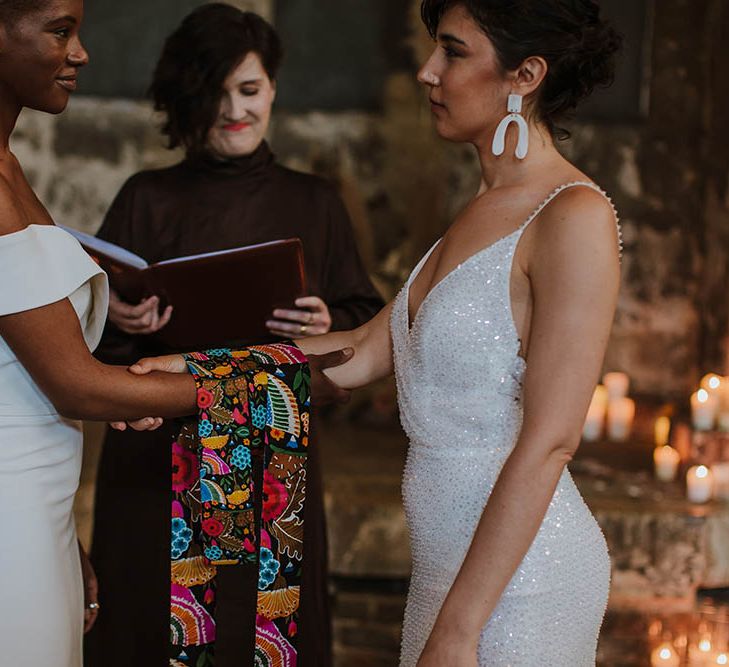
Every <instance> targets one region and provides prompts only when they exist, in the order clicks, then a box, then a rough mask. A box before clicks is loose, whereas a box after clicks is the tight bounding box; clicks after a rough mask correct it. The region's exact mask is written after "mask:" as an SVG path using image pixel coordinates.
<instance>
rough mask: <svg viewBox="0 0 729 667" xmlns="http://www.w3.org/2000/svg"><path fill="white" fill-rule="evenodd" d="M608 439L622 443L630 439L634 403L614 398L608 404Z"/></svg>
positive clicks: (627, 399)
mask: <svg viewBox="0 0 729 667" xmlns="http://www.w3.org/2000/svg"><path fill="white" fill-rule="evenodd" d="M607 414H608V417H607V419H608V437H609V438H610V440H616V441H618V442H622V441H624V440H627V439H628V438H629V437H630V432H631V431H632V430H633V420H634V419H635V401H634V400H632V399H630V398H616V399H613V400H611V401H610V402H609V403H608V413H607Z"/></svg>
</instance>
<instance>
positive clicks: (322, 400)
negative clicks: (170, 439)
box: [112, 348, 354, 431]
mask: <svg viewBox="0 0 729 667" xmlns="http://www.w3.org/2000/svg"><path fill="white" fill-rule="evenodd" d="M353 356H354V350H353V349H352V348H345V349H342V350H335V351H333V352H328V353H326V354H310V355H309V356H308V358H309V366H310V367H311V399H312V402H313V403H314V405H317V406H322V405H328V404H330V403H340V404H341V403H346V402H347V401H348V400H349V396H350V393H351V392H349V391H347V390H346V389H342V388H341V387H338V386H337V385H336V384H335V383H334V382H332V381H331V380H330V379H329V378H328V377H327V376H326V375H325V374H324V371H325V370H326V369H328V368H335V367H337V366H341V365H342V364H346V363H347V362H349V361H350V360H351V359H352V357H353ZM153 371H160V372H163V373H185V372H186V371H187V364H186V362H185V358H184V357H183V356H182V355H181V354H168V355H166V356H162V357H147V358H145V359H140V360H139V361H138V362H137V363H136V364H134V365H132V366H130V367H129V372H130V373H134V374H135V375H146V374H147V373H152V372H153ZM128 424H129V426H131V427H132V428H134V429H136V430H141V431H149V430H154V429H155V428H159V426H155V425H154V424H150V423H146V420H143V419H142V420H139V421H137V422H128ZM120 425H121V424H119V423H117V424H116V425H114V424H112V427H113V428H117V430H124V429H123V428H118V426H120ZM124 428H126V426H124Z"/></svg>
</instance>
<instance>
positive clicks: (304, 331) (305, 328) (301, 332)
mask: <svg viewBox="0 0 729 667" xmlns="http://www.w3.org/2000/svg"><path fill="white" fill-rule="evenodd" d="M307 328H308V327H307V326H306V325H305V324H302V325H301V328H300V329H299V333H300V334H301V335H302V336H303V335H304V334H305V333H306V330H307Z"/></svg>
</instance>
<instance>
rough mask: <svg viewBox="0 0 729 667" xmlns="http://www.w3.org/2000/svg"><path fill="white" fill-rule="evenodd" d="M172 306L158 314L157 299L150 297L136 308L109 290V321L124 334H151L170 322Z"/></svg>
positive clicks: (156, 297)
mask: <svg viewBox="0 0 729 667" xmlns="http://www.w3.org/2000/svg"><path fill="white" fill-rule="evenodd" d="M171 317H172V306H167V308H165V310H164V312H163V313H162V314H161V315H160V314H159V297H158V296H150V297H148V298H146V299H144V300H143V301H141V302H140V303H138V304H137V305H136V306H133V305H131V304H129V303H125V302H124V301H122V300H121V299H120V298H119V295H118V294H117V293H116V292H115V291H114V290H109V319H110V320H111V321H112V322H113V323H114V324H115V325H116V326H117V327H118V328H119V329H121V330H122V331H123V332H124V333H128V334H137V335H138V334H142V335H144V334H153V333H156V332H157V331H159V330H160V329H161V328H162V327H164V326H166V324H167V323H168V322H169V321H170V318H171Z"/></svg>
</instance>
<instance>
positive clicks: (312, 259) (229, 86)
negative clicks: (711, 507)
mask: <svg viewBox="0 0 729 667" xmlns="http://www.w3.org/2000/svg"><path fill="white" fill-rule="evenodd" d="M281 57H282V49H281V44H280V41H279V37H278V35H277V34H276V32H275V31H274V29H273V28H272V27H271V26H270V25H269V24H268V23H266V22H265V21H264V20H263V19H262V18H260V17H259V16H257V15H256V14H253V13H250V12H245V13H244V12H241V11H239V10H237V9H235V8H233V7H230V6H228V5H222V4H208V5H204V6H202V7H201V8H199V9H197V10H195V11H194V12H192V13H191V14H190V15H189V16H188V17H187V18H186V19H185V20H184V21H183V23H182V24H181V26H180V27H179V28H178V29H177V30H176V31H175V32H174V33H173V34H172V35H171V36H170V37H169V39H168V40H167V42H166V44H165V47H164V50H163V53H162V55H161V58H160V61H159V63H158V65H157V68H156V71H155V76H154V81H153V83H152V87H151V93H152V96H153V99H154V102H155V107H156V108H157V110H159V111H161V112H163V113H164V114H165V117H166V121H165V123H164V126H163V132H164V134H165V135H166V136H167V138H168V139H169V146H170V148H175V147H178V146H182V147H184V148H185V150H186V158H185V159H184V160H183V161H182V162H180V163H179V164H177V165H175V166H173V167H170V168H167V169H161V170H156V171H146V172H141V173H139V174H136V175H134V176H132V177H131V178H130V179H129V180H128V181H127V183H126V184H125V185H124V186H123V188H122V190H121V191H120V192H119V194H118V196H117V197H116V199H115V201H114V203H113V204H112V206H111V209H110V210H109V212H108V213H107V215H106V218H105V220H104V223H103V225H102V227H101V229H100V231H99V236H100V237H101V238H103V239H105V240H108V241H111V242H113V243H116V244H118V245H120V246H123V247H124V248H127V249H128V250H131V251H132V252H134V253H136V254H138V255H140V256H142V257H144V258H145V259H146V260H147V261H148V262H150V263H153V262H157V261H161V260H165V259H170V258H174V257H181V256H186V255H193V254H198V253H204V252H211V251H216V250H223V249H228V248H235V247H239V246H244V245H251V244H255V243H263V242H267V241H272V240H275V239H284V238H290V237H299V238H301V240H302V242H303V247H304V256H305V265H306V272H307V279H308V285H309V289H310V296H309V297H305V298H303V299H300V300H299V301H297V304H296V306H297V308H296V309H294V310H290V311H275V312H274V313H272V314H271V318H270V321H269V323H268V325H269V330H270V331H271V332H272V337H273V338H275V337H276V336H278V337H281V338H283V337H300V336H306V335H310V334H320V333H326V332H327V331H328V330H330V329H334V330H339V329H342V330H344V329H352V328H354V327H357V326H358V325H360V324H362V323H363V322H365V321H367V320H369V319H370V318H371V317H372V316H373V315H375V314H376V313H377V311H378V310H379V309H380V308H381V307H382V305H383V304H382V300H381V298H380V296H379V294H378V293H377V291H376V290H375V288H374V287H373V286H372V283H371V282H370V280H369V278H368V277H367V274H366V272H365V270H364V267H363V265H362V261H361V259H360V257H359V253H358V251H357V247H356V244H355V240H354V237H353V233H352V228H351V224H350V221H349V218H348V215H347V212H346V210H345V208H344V205H343V203H342V201H341V200H340V198H339V196H338V194H337V192H336V190H335V189H334V188H333V187H332V186H330V185H329V184H327V183H326V182H325V181H323V180H322V179H320V178H317V177H315V176H311V175H306V174H302V173H298V172H295V171H292V170H290V169H287V168H284V167H283V166H281V165H279V164H277V163H276V161H275V158H274V156H273V154H272V153H271V151H270V149H269V147H268V145H267V143H266V142H265V140H264V135H265V133H266V130H267V129H268V125H269V119H270V114H271V107H272V104H273V101H274V98H275V94H276V84H275V81H276V74H277V70H278V67H279V64H280V61H281ZM272 271H275V267H272ZM271 279H273V274H272V275H261V276H260V280H259V282H258V283H257V284H251V285H248V286H246V289H250V290H265V289H266V284H267V281H269V280H271ZM211 289H215V287H214V286H211ZM238 293H239V294H240V293H241V292H238ZM201 307H202V305H201ZM239 307H240V308H241V309H243V310H245V303H244V302H242V303H241V304H240V306H239ZM170 317H174V311H172V310H171V309H169V308H168V309H166V310H163V311H161V312H160V309H159V301H158V299H157V298H155V297H152V298H149V299H147V300H145V301H143V302H142V303H141V304H126V303H123V302H122V301H121V300H120V299H119V298H118V297H116V296H113V297H112V302H111V306H110V316H109V318H110V320H111V322H110V324H109V325H108V326H107V330H106V333H105V337H104V340H103V342H102V344H101V346H100V348H99V351H98V356H99V357H100V358H102V359H103V360H104V361H107V362H112V363H119V364H128V363H132V362H134V361H136V360H137V359H139V358H140V357H144V356H153V355H157V354H161V353H166V352H171V351H173V350H169V349H166V348H163V347H162V346H161V345H160V344H159V343H158V342H157V341H156V340H155V336H154V333H155V332H156V331H158V330H159V329H161V328H162V327H163V326H164V325H165V324H166V323H167V322H168V321H169V319H170ZM227 343H228V341H219V344H220V345H226V344H227ZM175 351H179V350H175ZM174 430H175V426H174V425H172V424H170V425H165V426H163V427H162V429H160V430H159V431H156V432H143V433H137V432H134V431H126V432H116V431H110V432H109V433H108V435H107V437H106V441H105V443H104V449H103V454H102V459H101V464H100V468H99V474H98V482H97V495H96V508H95V522H94V536H93V546H92V551H91V558H92V561H93V564H94V567H95V568H96V572H97V575H98V579H99V587H100V591H99V602H100V604H101V613H100V614H99V620H98V622H97V624H96V627H95V628H94V630H93V632H92V633H91V634H90V635H88V638H87V645H86V665H87V666H88V667H117V666H119V667H121V666H122V665H123V666H124V667H128V666H129V665H139V666H140V667H156V666H157V665H160V666H162V665H168V664H169V657H168V646H169V633H170V629H169V582H170V579H169V577H170V570H169V568H170V565H169V551H170V546H169V543H170V497H169V493H170V478H171V475H172V469H171V454H170V445H171V443H172V440H173V437H174ZM305 525H306V530H305V536H304V554H305V559H304V571H303V581H302V595H301V610H300V611H301V613H300V618H301V622H300V626H299V629H298V635H299V636H298V643H299V665H301V666H302V667H328V665H330V664H331V647H330V644H331V633H330V614H329V605H328V599H327V577H326V534H325V523H324V512H323V498H322V483H321V474H320V466H319V461H318V452H317V448H316V446H315V445H314V446H313V447H312V448H311V451H310V452H309V464H308V473H307V505H306V516H305ZM236 576H241V575H240V573H238V574H236ZM229 588H230V589H231V590H233V589H234V586H230V587H229ZM229 594H230V592H229ZM229 608H230V609H232V610H234V609H235V608H236V607H235V603H234V601H233V602H231V604H230V607H229ZM221 613H224V611H223V610H221ZM250 613H251V614H254V613H255V610H250Z"/></svg>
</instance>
